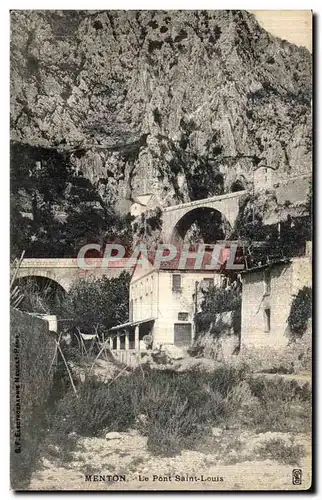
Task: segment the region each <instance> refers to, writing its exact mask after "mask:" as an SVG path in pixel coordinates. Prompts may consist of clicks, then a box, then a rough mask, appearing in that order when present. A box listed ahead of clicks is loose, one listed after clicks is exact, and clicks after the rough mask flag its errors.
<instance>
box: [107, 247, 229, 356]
mask: <svg viewBox="0 0 322 500" xmlns="http://www.w3.org/2000/svg"><path fill="white" fill-rule="evenodd" d="M209 259H210V260H211V254H209ZM210 260H209V262H210ZM206 262H207V263H209V262H208V261H207V259H205V260H204V265H203V267H205V264H206ZM177 264H178V261H176V260H173V261H169V262H164V263H162V264H161V266H160V269H156V268H155V267H153V265H152V264H149V263H148V265H147V266H146V267H145V268H142V267H141V266H137V267H136V269H135V270H134V273H133V276H132V280H131V284H130V297H129V299H130V321H129V322H128V323H125V324H123V325H118V326H115V327H113V328H111V330H110V333H111V338H110V347H111V348H112V349H113V350H115V349H116V350H120V351H122V350H123V349H124V350H125V351H129V350H132V349H133V350H134V351H139V350H144V349H145V343H144V341H143V339H144V337H145V336H146V335H149V336H151V337H150V338H151V341H152V343H151V347H154V346H156V345H160V344H174V345H177V346H181V347H189V346H190V345H191V344H192V342H193V340H194V334H195V332H194V316H195V312H196V308H197V307H198V303H200V299H201V297H202V289H205V288H207V287H209V286H211V285H219V284H220V283H221V280H222V277H223V275H222V274H220V272H218V271H214V270H206V269H199V270H195V269H194V264H195V261H194V260H193V259H188V260H187V263H186V266H185V269H177V267H178V266H177Z"/></svg>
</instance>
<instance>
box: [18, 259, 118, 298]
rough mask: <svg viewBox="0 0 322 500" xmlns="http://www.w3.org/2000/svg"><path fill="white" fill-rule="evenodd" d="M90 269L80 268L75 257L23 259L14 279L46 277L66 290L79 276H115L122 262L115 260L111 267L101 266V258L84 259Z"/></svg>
mask: <svg viewBox="0 0 322 500" xmlns="http://www.w3.org/2000/svg"><path fill="white" fill-rule="evenodd" d="M86 262H87V264H89V265H92V267H91V268H90V269H86V270H85V269H81V268H80V267H79V266H78V263H77V259H32V258H31V259H23V261H22V263H21V265H20V267H19V270H18V273H17V276H16V279H20V278H27V277H33V278H37V277H39V278H47V279H49V280H52V281H54V282H56V283H58V285H60V286H61V287H62V288H63V289H64V290H65V291H66V292H68V290H69V289H70V288H71V286H72V283H73V282H75V281H77V279H79V278H90V277H96V278H101V277H102V276H107V277H108V278H116V277H117V276H119V275H120V274H121V272H122V271H124V263H122V262H120V263H119V265H118V262H115V263H114V264H113V267H110V265H109V267H101V259H86Z"/></svg>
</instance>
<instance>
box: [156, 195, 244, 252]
mask: <svg viewBox="0 0 322 500" xmlns="http://www.w3.org/2000/svg"><path fill="white" fill-rule="evenodd" d="M246 193H247V191H246V190H243V191H237V192H234V193H227V194H222V195H219V196H212V197H211V198H205V199H203V200H196V201H189V202H188V203H182V204H181V205H174V206H172V207H167V208H165V209H164V210H163V216H162V220H163V225H162V228H163V229H162V236H163V240H164V242H165V243H179V242H180V241H182V240H183V238H184V234H185V232H186V231H187V229H188V228H189V227H190V226H191V224H192V223H193V222H195V220H197V219H198V218H199V217H205V215H207V213H209V212H220V214H221V215H222V216H223V217H224V219H225V220H226V221H227V222H228V223H229V225H230V226H231V227H233V226H234V223H235V221H236V219H237V216H238V213H239V206H240V199H241V198H242V196H244V195H245V194H246Z"/></svg>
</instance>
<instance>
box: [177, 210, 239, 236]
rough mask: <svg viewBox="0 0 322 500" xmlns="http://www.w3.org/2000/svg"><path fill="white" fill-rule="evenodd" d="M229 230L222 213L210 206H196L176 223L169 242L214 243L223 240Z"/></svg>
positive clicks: (229, 227)
mask: <svg viewBox="0 0 322 500" xmlns="http://www.w3.org/2000/svg"><path fill="white" fill-rule="evenodd" d="M230 231H231V226H230V224H229V222H228V221H227V219H226V218H225V217H224V215H223V214H222V213H221V212H219V210H216V209H214V208H211V207H198V208H195V209H191V210H189V212H187V213H185V215H184V216H183V217H181V218H180V219H179V220H178V222H177V223H176V225H175V227H174V229H173V231H172V235H171V243H172V244H174V245H182V244H184V243H206V244H212V243H216V241H218V240H223V239H225V238H226V237H227V235H228V234H229V232H230Z"/></svg>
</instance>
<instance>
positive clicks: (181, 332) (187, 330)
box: [174, 323, 191, 347]
mask: <svg viewBox="0 0 322 500" xmlns="http://www.w3.org/2000/svg"><path fill="white" fill-rule="evenodd" d="M174 344H175V345H177V346H180V347H185V346H190V345H191V323H174Z"/></svg>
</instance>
